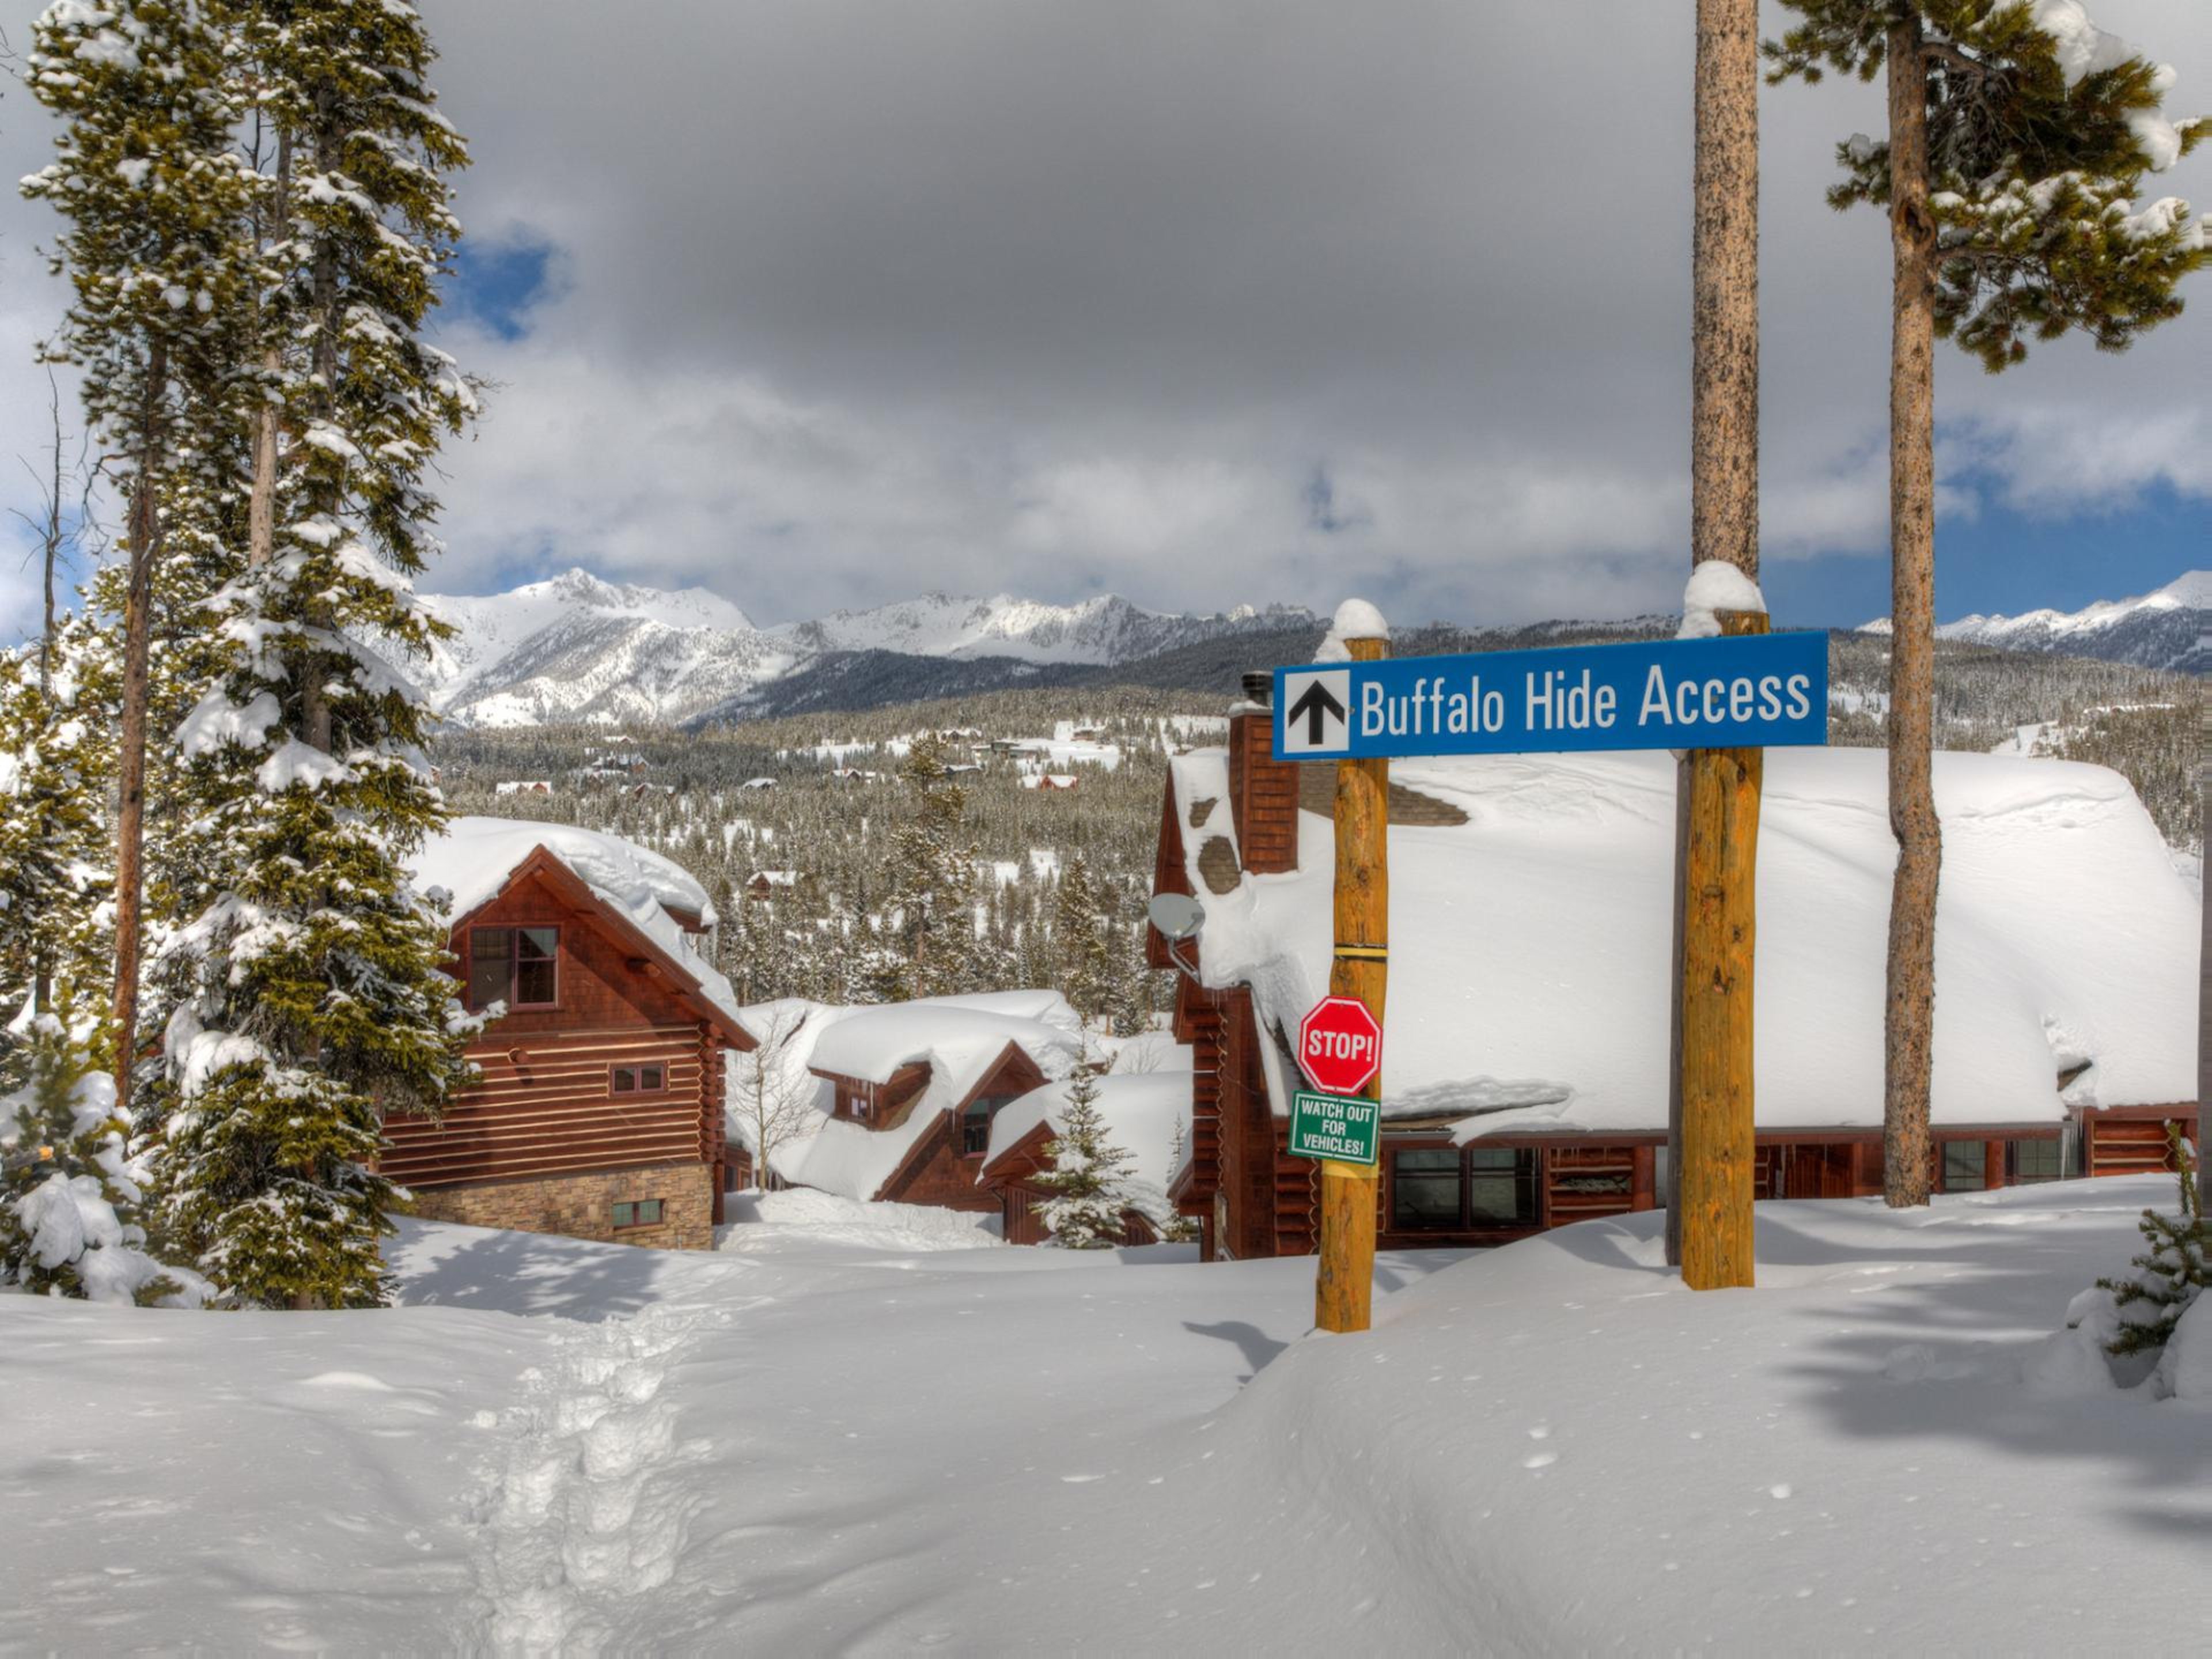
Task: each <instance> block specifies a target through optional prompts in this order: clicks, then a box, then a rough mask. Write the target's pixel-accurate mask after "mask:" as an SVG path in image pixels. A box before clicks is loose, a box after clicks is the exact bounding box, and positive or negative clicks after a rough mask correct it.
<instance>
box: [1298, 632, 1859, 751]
mask: <svg viewBox="0 0 2212 1659" xmlns="http://www.w3.org/2000/svg"><path fill="white" fill-rule="evenodd" d="M1827 740H1828V636H1827V635H1825V634H1764V635H1759V634H1754V635H1743V636H1741V637H1738V638H1729V639H1705V640H1650V641H1638V642H1637V643H1634V644H1629V645H1583V646H1567V647H1560V648H1558V649H1556V650H1547V651H1497V652H1489V653H1475V654H1474V655H1470V656H1462V657H1399V658H1395V659H1390V660H1388V661H1383V662H1335V663H1314V664H1311V665H1308V666H1306V667H1304V668H1279V669H1277V670H1276V671H1275V753H1276V754H1277V755H1279V756H1280V757H1282V758H1284V759H1285V760H1343V759H1352V760H1361V759H1374V758H1377V757H1409V756H1417V755H1503V754H1517V753H1554V752H1559V751H1564V750H1577V749H1779V748H1789V747H1804V746H1808V745H1814V744H1825V743H1826V742H1827Z"/></svg>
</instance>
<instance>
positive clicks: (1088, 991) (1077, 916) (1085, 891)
mask: <svg viewBox="0 0 2212 1659" xmlns="http://www.w3.org/2000/svg"><path fill="white" fill-rule="evenodd" d="M1052 931H1053V951H1054V955H1055V956H1056V957H1058V958H1059V960H1060V989H1061V991H1062V993H1063V994H1065V995H1066V998H1067V1000H1068V1002H1069V1004H1070V1005H1071V1006H1073V1008H1074V1010H1075V1012H1077V1013H1079V1014H1081V1015H1082V1016H1083V1018H1085V1020H1096V1019H1097V1018H1100V1017H1101V1016H1102V1015H1103V1014H1105V1013H1106V1012H1107V1010H1108V1004H1109V998H1110V996H1111V994H1112V991H1113V982H1112V981H1113V965H1112V962H1111V952H1112V946H1111V945H1110V943H1109V939H1108V933H1107V929H1106V926H1105V921H1104V918H1103V916H1102V915H1100V906H1099V896H1098V889H1097V884H1095V883H1094V882H1093V881H1092V880H1091V866H1090V864H1089V862H1088V861H1087V860H1085V858H1084V856H1083V854H1080V853H1078V854H1076V855H1075V856H1074V857H1073V859H1071V860H1069V861H1068V865H1067V867H1066V870H1064V871H1062V872H1060V887H1059V890H1058V891H1057V892H1056V893H1054V896H1053V921H1052Z"/></svg>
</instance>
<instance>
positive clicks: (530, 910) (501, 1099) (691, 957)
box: [380, 817, 754, 1249]
mask: <svg viewBox="0 0 2212 1659" xmlns="http://www.w3.org/2000/svg"><path fill="white" fill-rule="evenodd" d="M412 870H413V875H414V879H415V883H416V887H417V888H418V889H420V890H425V891H428V890H443V892H444V893H445V894H447V896H448V898H449V900H450V902H451V915H452V921H453V944H452V948H453V956H454V957H455V959H456V960H455V965H454V968H453V972H454V973H455V974H456V975H457V976H458V977H459V979H460V981H461V989H462V995H463V1000H464V1001H465V1002H466V1003H467V1005H468V1006H470V1007H471V1009H475V1010H479V1011H481V1010H484V1009H489V1008H491V1007H493V1006H495V1005H497V1006H501V1007H502V1008H503V1009H504V1011H505V1012H502V1013H501V1015H500V1016H499V1018H495V1020H493V1021H492V1023H491V1024H489V1026H488V1027H486V1029H485V1030H484V1032H483V1035H482V1036H480V1037H478V1038H477V1040H476V1041H475V1042H472V1043H471V1044H470V1047H469V1057H470V1058H471V1060H474V1061H475V1062H476V1064H477V1067H478V1068H479V1075H478V1077H477V1080H476V1081H475V1082H474V1083H472V1084H471V1085H470V1086H469V1087H468V1088H467V1089H466V1090H465V1091H464V1092H463V1094H462V1096H461V1097H460V1098H459V1100H458V1101H456V1102H455V1103H453V1105H452V1106H451V1107H450V1108H449V1109H448V1110H447V1112H446V1114H445V1115H444V1116H443V1117H441V1118H440V1119H438V1120H436V1121H432V1120H430V1119H428V1118H423V1117H416V1116H398V1115H395V1116H393V1117H392V1118H391V1119H390V1120H389V1121H387V1122H386V1137H387V1139H388V1142H389V1145H388V1146H387V1148H386V1152H385V1153H384V1155H383V1158H382V1159H381V1160H380V1162H381V1167H382V1169H383V1170H384V1172H385V1173H386V1175H388V1176H391V1177H392V1179H394V1180H396V1181H398V1182H401V1183H402V1184H403V1185H404V1186H406V1187H407V1188H410V1190H411V1191H412V1192H413V1193H414V1194H415V1198H416V1212H417V1213H418V1214H422V1215H424V1216H428V1217H430V1218H434V1219H439V1220H446V1221H461V1222H469V1223H473V1224H475V1225H482V1226H493V1227H513V1228H520V1229H522V1230H524V1231H531V1232H555V1233H567V1234H571V1235H573V1236H574V1237H580V1238H595V1239H607V1240H614V1241H617V1242H629V1243H640V1244H654V1245H663V1246H668V1247H673V1248H680V1249H705V1248H708V1247H709V1246H710V1245H711V1244H712V1243H713V1228H714V1225H715V1224H716V1223H718V1222H719V1221H720V1219H721V1218H722V1216H721V1206H722V1198H721V1194H722V1193H723V1191H724V1189H725V1186H726V1182H727V1181H728V1180H729V1179H730V1177H731V1176H732V1173H733V1172H732V1170H730V1169H729V1168H728V1167H727V1165H728V1163H729V1158H728V1155H727V1149H726V1145H725V1120H724V1094H723V1091H724V1076H725V1064H724V1056H725V1054H726V1053H727V1052H728V1051H730V1050H732V1049H745V1048H751V1047H752V1046H753V1045H754V1038H753V1036H752V1035H751V1033H750V1031H749V1030H747V1029H746V1027H745V1025H744V1022H743V1020H742V1019H741V1018H740V1017H739V1015H738V1009H737V1006H736V999H735V997H734V996H733V995H732V992H731V989H730V985H729V981H727V980H726V979H724V978H723V977H722V975H720V974H719V973H717V972H716V971H715V970H714V967H713V966H712V963H713V956H714V951H713V939H712V935H713V929H714V927H715V925H716V922H717V918H716V916H715V914H714V907H713V905H712V904H711V903H710V902H709V901H708V896H707V893H706V891H705V890H704V889H703V888H702V887H701V886H700V885H699V884H698V883H697V882H696V881H695V880H693V879H692V878H691V877H690V875H688V874H687V873H686V872H684V870H683V869H682V868H681V867H679V866H677V865H676V864H674V863H672V862H671V861H670V860H667V859H665V858H663V857H661V856H660V855H659V854H656V853H652V852H648V851H647V850H646V849H645V848H641V847H638V846H635V845H634V844H633V843H631V842H626V841H623V840H622V839H620V838H619V837H617V836H607V835H600V834H598V833H596V832H593V831H591V830H587V829H573V828H570V827H568V826H565V825H561V824H546V823H513V822H510V821H508V820H506V819H502V818H480V817H464V818H457V819H455V820H454V821H453V823H452V824H450V825H449V826H448V827H447V830H446V832H445V833H444V834H443V835H441V836H438V837H436V838H435V839H434V840H432V841H431V842H428V844H427V845H426V846H425V847H424V848H422V851H421V852H420V853H418V854H416V857H415V859H414V860H413V861H412Z"/></svg>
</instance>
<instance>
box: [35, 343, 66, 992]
mask: <svg viewBox="0 0 2212 1659" xmlns="http://www.w3.org/2000/svg"><path fill="white" fill-rule="evenodd" d="M46 399H47V410H48V413H49V414H50V416H52V421H53V440H54V447H53V453H52V464H53V465H52V474H51V476H50V477H48V479H47V481H46V523H45V524H44V525H43V526H40V536H39V541H40V550H41V552H42V553H43V555H44V562H45V566H46V615H45V618H44V620H43V621H41V623H40V625H39V695H40V696H41V697H45V696H50V695H52V691H53V689H54V567H55V566H56V565H58V564H59V563H60V562H61V556H62V392H61V387H60V386H58V384H56V382H55V380H54V372H53V370H52V369H48V370H47V371H46ZM40 1012H45V1005H44V1004H43V1003H41V1004H40Z"/></svg>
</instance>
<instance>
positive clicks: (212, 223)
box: [22, 0, 252, 1094]
mask: <svg viewBox="0 0 2212 1659" xmlns="http://www.w3.org/2000/svg"><path fill="white" fill-rule="evenodd" d="M228 45H229V40H228V37H227V36H226V33H225V32H224V30H223V29H222V27H221V26H220V20H218V19H217V18H216V16H215V15H213V14H212V12H211V9H210V7H209V6H207V5H204V4H200V3H196V0H101V3H99V4H92V3H86V0H58V3H55V4H53V5H51V6H49V7H48V8H47V9H46V11H45V12H44V13H43V14H42V15H40V18H39V21H38V23H37V25H36V27H35V30H34V33H33V39H32V43H31V49H30V51H29V52H28V54H27V58H26V73H25V76H24V79H25V81H26V82H27V85H28V86H29V88H30V89H31V92H32V94H33V96H35V97H36V98H37V99H38V100H39V101H40V103H41V104H43V105H44V106H46V108H47V110H48V111H50V112H52V114H53V115H54V116H56V117H57V118H58V120H59V122H60V124H61V125H60V129H59V131H58V136H57V137H56V141H55V149H56V159H55V161H53V162H52V164H51V165H49V166H47V167H44V168H42V169H40V171H39V172H37V173H33V174H31V175H30V176H29V177H28V178H27V179H24V180H23V182H22V189H23V192H24V194H25V195H27V196H28V197H31V198H32V199H33V200H37V201H43V202H45V203H46V204H49V205H50V206H52V208H53V209H54V210H55V211H56V212H57V213H58V214H59V215H60V216H61V218H62V221H63V229H62V232H61V234H60V235H59V236H58V237H57V238H56V239H55V240H54V243H53V245H52V248H51V250H50V253H51V258H52V264H53V268H54V270H55V272H56V274H58V275H62V276H66V277H67V278H68V280H69V283H70V308H69V311H68V313H67V315H66V316H65V317H64V319H63V322H62V325H61V326H60V327H59V328H58V330H57V331H55V333H54V334H53V336H52V337H51V338H50V339H48V340H47V341H46V343H44V345H43V347H42V350H43V352H44V354H45V355H46V356H47V357H48V358H49V359H52V360H57V361H64V362H70V363H73V364H75V365H76V368H77V369H78V370H79V372H80V375H81V379H82V396H83V401H84V408H85V413H86V416H87V417H88V422H89V424H90V427H91V429H92V431H93V433H94V435H95V436H96V437H97V439H98V440H99V441H100V444H101V445H102V446H103V447H104V448H105V449H106V451H107V452H108V455H109V459H108V463H107V465H108V466H109V468H110V469H111V476H112V477H113V479H114V481H115V482H116V483H117V484H118V486H119V488H120V489H121V491H122V493H123V495H124V497H125V501H126V502H127V506H128V511H127V513H126V523H125V533H124V537H123V546H124V549H125V551H126V553H127V556H128V561H129V562H128V576H127V580H126V581H125V592H124V600H123V613H122V614H123V621H124V641H123V648H122V651H121V653H120V670H119V679H120V685H119V688H118V695H119V714H118V732H117V742H118V746H119V754H118V765H117V785H116V787H117V794H118V816H117V826H116V841H117V847H116V859H115V885H116V891H115V903H116V935H117V937H116V952H115V955H116V963H115V977H114V995H113V1001H112V1018H113V1022H114V1025H115V1030H114V1032H113V1041H114V1044H115V1047H116V1048H117V1049H118V1051H119V1052H120V1053H121V1054H123V1055H125V1056H128V1055H129V1054H133V1053H135V1052H136V1042H135V1034H136V1026H137V993H138V982H139V975H138V971H137V969H138V951H139V939H140V925H139V919H140V908H141V897H142V892H143V881H142V878H141V871H140V852H141V842H142V835H143V823H144V815H145V809H146V802H145V791H144V787H143V786H144V765H145V755H146V748H147V743H148V726H147V702H146V678H147V659H148V653H149V642H150V634H151V616H150V610H151V603H150V594H151V589H152V584H153V574H154V568H155V564H156V562H158V560H159V558H160V556H161V540H162V533H163V522H162V514H161V491H162V489H164V488H165V486H166V485H167V483H168V482H169V481H170V479H171V477H172V475H173V471H174V469H175V466H176V461H177V449H178V447H179V443H180V441H182V440H183V438H184V436H185V428H186V417H187V416H188V414H189V413H190V412H191V410H194V409H195V408H197V409H199V410H207V409H209V408H211V407H215V406H218V405H220V404H222V402H223V401H224V400H225V398H228V397H229V396H231V395H233V392H232V376H231V371H232V369H233V368H234V365H235V364H236V363H237V362H239V360H240V352H241V349H242V342H241V339H240V319H241V317H242V316H243V315H244V313H245V311H246V307H245V305H244V303H243V301H244V296H245V295H246V292H247V289H248V287H249V284H250V282H251V262H250V257H249V255H250V250H248V249H247V247H246V244H245V242H244V240H243V239H241V237H240V235H239V234H238V232H239V226H240V223H241V222H242V220H243V216H244V213H245V210H246V204H247V203H248V201H249V200H250V198H251V194H252V185H251V180H250V179H248V177H247V175H246V172H245V170H244V168H243V167H241V166H240V161H239V159H238V157H237V156H236V155H235V154H234V151H233V149H232V142H231V141H232V131H233V128H234V124H235V122H236V121H237V118H238V116H239V104H238V101H237V96H236V94H237V82H236V81H235V79H234V76H232V74H231V73H230V68H231V65H230V61H229V57H228ZM128 1080H129V1079H128V1073H127V1071H126V1072H125V1073H124V1075H123V1081H124V1082H125V1085H127V1084H128ZM126 1094H127V1086H126Z"/></svg>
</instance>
